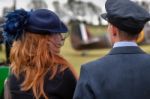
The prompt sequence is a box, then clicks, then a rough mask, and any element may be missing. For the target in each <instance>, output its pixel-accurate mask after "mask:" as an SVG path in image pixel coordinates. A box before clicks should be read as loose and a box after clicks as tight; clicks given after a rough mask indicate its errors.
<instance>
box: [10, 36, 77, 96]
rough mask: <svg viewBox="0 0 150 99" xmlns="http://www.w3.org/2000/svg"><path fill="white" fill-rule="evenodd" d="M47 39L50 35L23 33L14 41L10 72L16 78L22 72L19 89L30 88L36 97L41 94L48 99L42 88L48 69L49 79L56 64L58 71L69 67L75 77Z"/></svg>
mask: <svg viewBox="0 0 150 99" xmlns="http://www.w3.org/2000/svg"><path fill="white" fill-rule="evenodd" d="M49 39H50V35H40V34H34V33H24V35H23V36H22V38H21V39H19V40H17V41H14V43H13V45H12V48H11V53H10V61H11V70H12V73H13V74H14V75H15V76H16V77H17V78H19V75H20V74H21V73H23V74H24V78H25V79H24V81H23V83H22V84H21V90H23V91H27V90H29V89H32V90H33V94H34V96H35V98H36V99H39V98H40V97H41V96H43V97H44V98H45V99H48V97H47V96H46V94H45V92H44V89H43V86H44V77H45V75H46V73H47V72H48V70H50V72H51V76H50V79H53V78H54V77H55V75H56V73H57V70H58V65H60V67H59V68H60V69H59V70H60V72H63V71H64V70H65V69H66V68H70V69H71V71H72V72H73V74H74V75H75V77H76V74H75V71H74V69H73V67H72V65H71V64H70V63H69V62H68V61H67V60H65V59H64V58H63V57H61V56H60V55H58V54H56V53H53V48H52V47H51V44H49V43H48V41H49ZM76 78H77V77H76Z"/></svg>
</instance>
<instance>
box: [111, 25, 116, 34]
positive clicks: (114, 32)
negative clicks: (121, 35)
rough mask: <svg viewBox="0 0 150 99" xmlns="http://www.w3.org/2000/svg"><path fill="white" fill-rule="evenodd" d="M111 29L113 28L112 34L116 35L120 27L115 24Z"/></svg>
mask: <svg viewBox="0 0 150 99" xmlns="http://www.w3.org/2000/svg"><path fill="white" fill-rule="evenodd" d="M111 30H112V35H113V36H116V35H117V33H118V29H117V28H116V27H115V26H113V25H111Z"/></svg>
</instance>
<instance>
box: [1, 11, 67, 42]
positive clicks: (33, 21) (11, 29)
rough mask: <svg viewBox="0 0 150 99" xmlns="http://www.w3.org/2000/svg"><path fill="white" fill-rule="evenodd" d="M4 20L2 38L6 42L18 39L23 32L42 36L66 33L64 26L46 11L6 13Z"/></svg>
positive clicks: (52, 14) (57, 18)
mask: <svg viewBox="0 0 150 99" xmlns="http://www.w3.org/2000/svg"><path fill="white" fill-rule="evenodd" d="M5 18H6V20H5V24H4V25H3V30H4V31H3V36H4V39H5V41H6V42H12V41H14V40H17V39H19V38H20V37H21V35H22V34H23V33H24V31H25V32H32V33H36V34H43V35H45V34H54V33H66V32H68V29H67V27H66V25H65V24H64V23H63V22H62V21H61V20H60V19H59V17H58V16H57V15H56V14H55V13H54V12H52V11H50V10H48V9H37V10H34V11H30V12H27V11H25V10H24V9H18V10H15V11H13V12H10V13H8V15H7V16H6V17H5Z"/></svg>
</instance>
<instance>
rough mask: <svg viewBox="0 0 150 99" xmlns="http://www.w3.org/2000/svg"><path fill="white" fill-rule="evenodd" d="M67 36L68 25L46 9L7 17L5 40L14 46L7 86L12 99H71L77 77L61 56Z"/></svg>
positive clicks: (23, 11) (16, 13) (12, 13)
mask: <svg viewBox="0 0 150 99" xmlns="http://www.w3.org/2000/svg"><path fill="white" fill-rule="evenodd" d="M67 32H68V29H67V27H66V25H65V24H64V23H62V21H61V20H60V19H59V17H58V16H57V15H56V14H55V13H54V12H52V11H50V10H47V9H37V10H34V11H30V12H27V11H25V10H24V9H19V10H15V11H14V12H11V13H8V15H7V16H6V21H5V25H4V32H3V36H4V38H5V40H6V41H7V42H12V47H11V52H10V63H11V64H10V65H11V74H10V76H9V77H8V80H7V83H6V84H7V85H6V86H9V87H7V89H6V90H7V91H6V93H7V92H10V93H9V94H10V98H11V99H72V97H73V93H74V90H75V86H76V80H77V75H76V72H75V71H74V68H73V66H72V65H71V64H70V63H69V62H68V61H67V60H66V59H64V58H63V57H62V56H60V49H61V47H62V46H63V44H64V40H65V38H66V37H67ZM5 97H8V96H7V95H6V94H5Z"/></svg>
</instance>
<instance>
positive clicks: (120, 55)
mask: <svg viewBox="0 0 150 99" xmlns="http://www.w3.org/2000/svg"><path fill="white" fill-rule="evenodd" d="M105 7H106V11H107V13H106V14H102V17H103V18H104V19H105V20H107V21H108V23H109V25H108V32H109V34H110V38H111V41H112V42H113V48H112V49H111V51H110V52H109V53H108V54H107V55H106V56H104V57H102V58H101V59H98V60H96V61H93V62H89V63H86V64H84V65H83V66H82V67H81V73H80V78H79V81H78V83H77V87H76V90H75V94H74V98H73V99H150V55H149V54H146V53H145V52H144V51H143V50H142V49H140V47H139V46H138V45H137V44H136V39H137V38H138V36H139V34H140V32H141V31H142V29H143V27H144V25H145V24H146V22H148V21H149V20H150V14H149V13H148V12H147V11H146V10H145V9H143V8H142V7H140V6H138V5H137V4H136V3H134V2H132V1H130V0H107V1H106V5H105Z"/></svg>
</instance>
